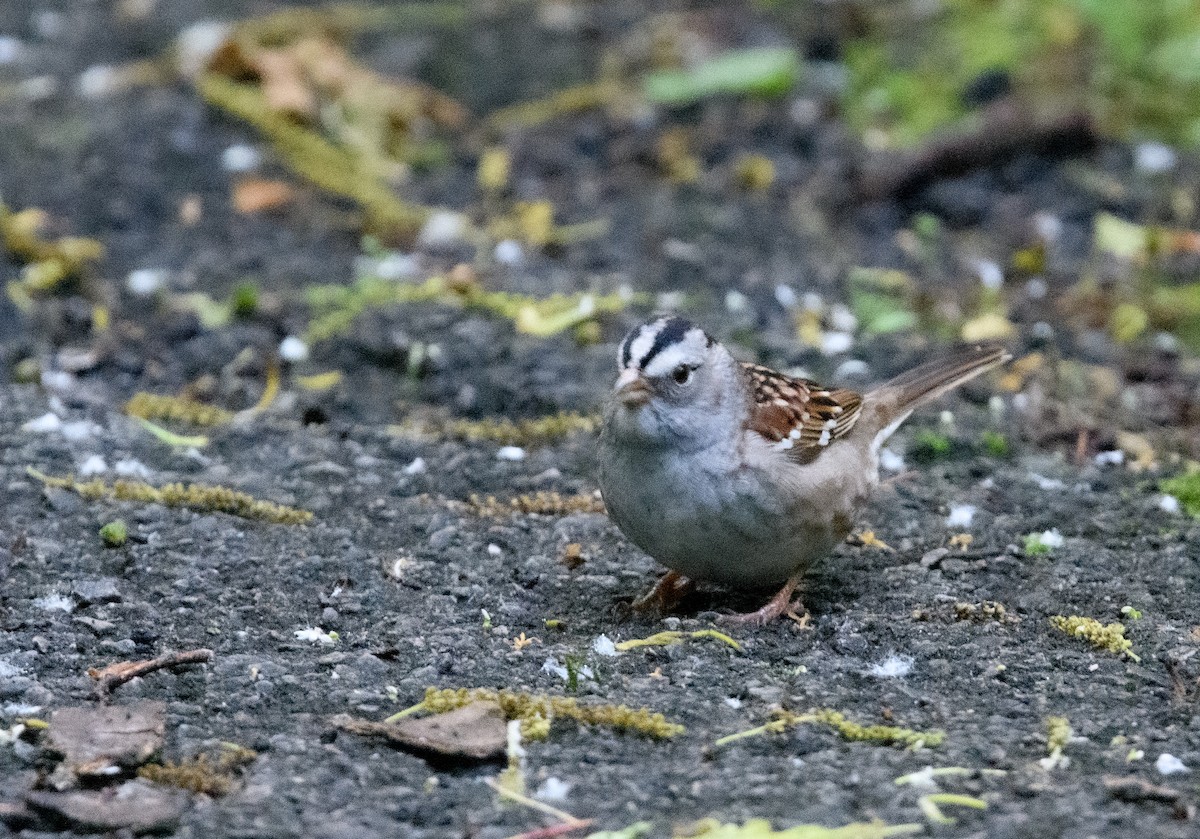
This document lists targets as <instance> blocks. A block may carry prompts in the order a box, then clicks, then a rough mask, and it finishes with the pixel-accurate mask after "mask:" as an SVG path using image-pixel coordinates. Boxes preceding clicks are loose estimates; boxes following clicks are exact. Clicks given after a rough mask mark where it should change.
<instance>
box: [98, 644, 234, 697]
mask: <svg viewBox="0 0 1200 839" xmlns="http://www.w3.org/2000/svg"><path fill="white" fill-rule="evenodd" d="M212 657H213V651H212V650H187V651H185V652H182V653H164V654H163V655H160V656H159V657H158V658H150V659H146V660H144V661H118V662H117V663H115V664H110V665H108V666H107V667H102V668H100V669H97V668H95V667H90V668H88V671H87V672H88V675H89V676H91V677H92V678H93V679H95V680H96V686H95V691H96V695H97V696H98V697H100V698H101V699H106V698H108V696H109V694H111V693H112V692H113V690H115V689H116V688H118V687H120V686H121V685H123V684H125V683H126V682H128V681H130V680H131V679H136V678H137V677H138V676H145V675H146V674H147V673H153V672H154V671H155V670H174V669H175V668H177V667H187V666H188V665H191V664H204V663H206V662H209V661H212Z"/></svg>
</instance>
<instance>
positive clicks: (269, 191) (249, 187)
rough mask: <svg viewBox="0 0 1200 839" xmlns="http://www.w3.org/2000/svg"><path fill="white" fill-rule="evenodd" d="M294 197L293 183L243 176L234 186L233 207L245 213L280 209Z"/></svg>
mask: <svg viewBox="0 0 1200 839" xmlns="http://www.w3.org/2000/svg"><path fill="white" fill-rule="evenodd" d="M292 197H293V191H292V186H291V184H289V183H287V182H286V181H273V180H268V179H266V178H242V179H241V180H240V181H238V182H237V183H236V184H234V187H233V208H234V209H235V210H237V211H238V212H239V213H242V214H243V215H250V214H252V213H262V212H267V211H270V210H278V209H280V208H281V207H283V206H284V205H285V204H287V203H288V202H290V201H291V200H292Z"/></svg>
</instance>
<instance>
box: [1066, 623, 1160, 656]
mask: <svg viewBox="0 0 1200 839" xmlns="http://www.w3.org/2000/svg"><path fill="white" fill-rule="evenodd" d="M1050 624H1051V625H1052V626H1053V627H1054V628H1055V629H1058V630H1059V631H1060V632H1064V633H1066V634H1067V635H1070V636H1072V637H1075V638H1082V639H1083V640H1085V641H1087V642H1088V643H1089V644H1091V645H1092V646H1093V647H1095V648H1096V649H1099V650H1106V651H1108V652H1110V653H1115V654H1116V655H1127V656H1129V657H1130V658H1131V659H1133V660H1134V661H1141V658H1140V657H1139V656H1138V655H1137V654H1135V653H1134V652H1133V642H1132V641H1130V640H1129V639H1128V638H1126V637H1125V624H1122V623H1110V624H1107V625H1105V624H1102V623H1100V621H1098V620H1096V619H1095V618H1086V617H1083V616H1082V615H1071V616H1069V617H1066V616H1063V615H1052V616H1051V618H1050Z"/></svg>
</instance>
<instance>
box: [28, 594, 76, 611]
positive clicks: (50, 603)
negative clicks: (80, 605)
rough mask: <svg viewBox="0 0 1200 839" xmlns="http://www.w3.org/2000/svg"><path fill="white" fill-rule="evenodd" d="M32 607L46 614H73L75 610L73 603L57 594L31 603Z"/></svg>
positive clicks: (48, 595)
mask: <svg viewBox="0 0 1200 839" xmlns="http://www.w3.org/2000/svg"><path fill="white" fill-rule="evenodd" d="M33 605H34V606H37V607H38V608H39V609H41V610H43V611H46V612H73V611H74V610H75V601H74V600H72V599H71V598H69V597H64V596H63V595H61V594H59V593H58V592H54V593H53V594H47V595H46V596H45V597H39V598H38V599H37V600H35V601H33Z"/></svg>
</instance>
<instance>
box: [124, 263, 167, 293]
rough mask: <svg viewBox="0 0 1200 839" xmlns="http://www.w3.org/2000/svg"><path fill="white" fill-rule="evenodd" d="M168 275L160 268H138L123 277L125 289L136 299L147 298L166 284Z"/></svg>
mask: <svg viewBox="0 0 1200 839" xmlns="http://www.w3.org/2000/svg"><path fill="white" fill-rule="evenodd" d="M169 278H170V274H168V273H167V272H166V271H164V270H163V269H161V268H138V269H137V270H136V271H130V272H129V275H128V276H127V277H125V288H127V289H129V293H130V294H132V295H134V296H136V297H149V296H150V295H151V294H154V293H155V292H156V291H158V290H159V289H161V288H162V287H163V286H165V285H166V284H167V280H168V279H169Z"/></svg>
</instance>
